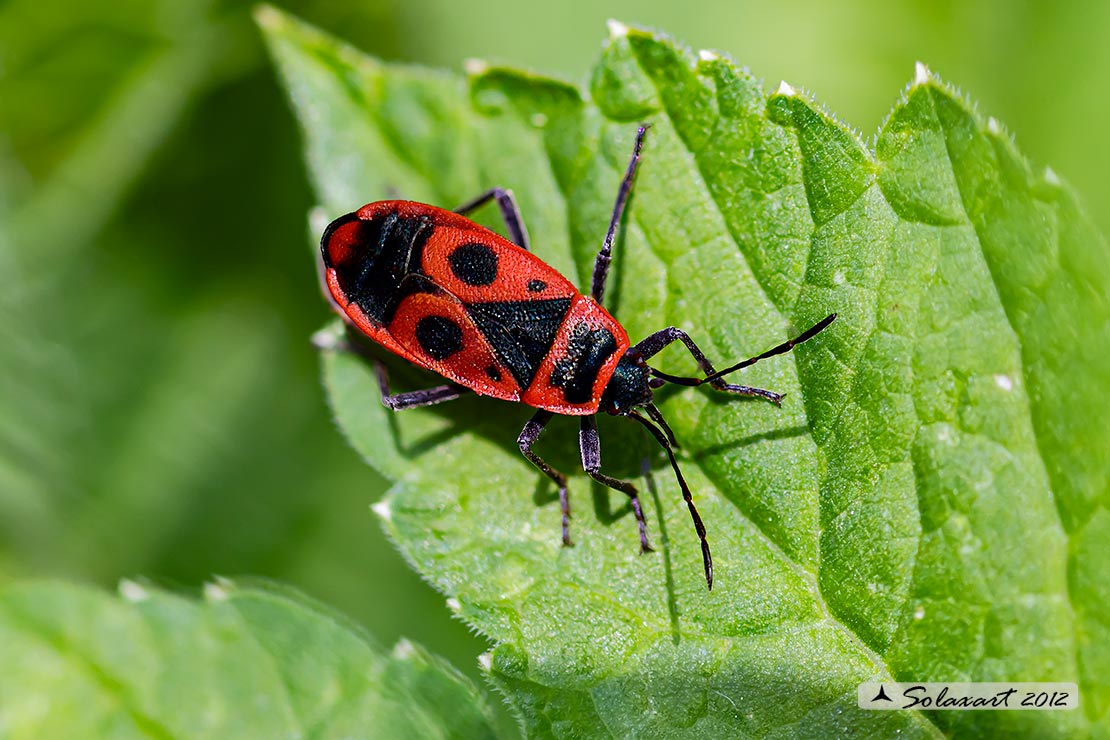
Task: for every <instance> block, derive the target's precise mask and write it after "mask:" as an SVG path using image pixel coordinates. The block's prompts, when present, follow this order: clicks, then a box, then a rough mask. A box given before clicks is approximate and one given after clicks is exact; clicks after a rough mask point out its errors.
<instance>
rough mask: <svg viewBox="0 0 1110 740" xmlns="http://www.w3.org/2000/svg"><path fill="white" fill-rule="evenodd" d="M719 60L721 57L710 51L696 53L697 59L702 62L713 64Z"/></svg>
mask: <svg viewBox="0 0 1110 740" xmlns="http://www.w3.org/2000/svg"><path fill="white" fill-rule="evenodd" d="M720 58H721V55H720V54H718V53H717V52H715V51H712V50H711V49H701V50H699V51H698V59H700V60H702V61H703V62H715V61H717V60H718V59H720Z"/></svg>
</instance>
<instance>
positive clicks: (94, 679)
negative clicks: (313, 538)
mask: <svg viewBox="0 0 1110 740" xmlns="http://www.w3.org/2000/svg"><path fill="white" fill-rule="evenodd" d="M120 595H121V596H122V599H121V598H114V597H112V596H109V595H107V594H104V593H102V592H100V591H95V590H91V589H88V588H84V587H77V586H69V585H63V584H57V583H31V584H20V585H11V586H8V587H6V588H4V589H3V590H0V663H2V664H3V666H4V671H3V674H2V675H0V716H2V717H3V720H4V723H3V729H4V735H5V737H11V738H13V739H14V738H44V737H99V738H115V737H120V738H124V737H157V738H168V737H236V738H254V737H257V738H275V737H318V738H332V737H334V738H343V737H422V738H459V739H460V740H462V739H463V738H467V739H469V738H491V737H494V736H495V735H494V732H493V729H492V720H491V716H490V713H489V711H488V709H487V707H486V705H485V702H484V700H483V699H482V697H481V696H480V695H479V693H478V692H477V690H476V689H475V687H474V686H473V685H472V684H471V683H470V682H469V681H468V680H467V679H465V678H463V677H462V676H461V675H460V674H459V673H458V672H457V671H456V670H454V669H453V668H451V667H450V666H449V665H447V664H446V663H445V662H443V661H442V660H440V659H439V658H436V657H435V656H432V655H430V654H428V653H427V652H426V651H424V650H423V649H422V648H420V647H418V646H416V645H413V644H412V643H411V642H408V641H402V642H400V643H398V645H397V646H396V647H395V648H394V649H393V651H392V653H389V654H387V653H385V652H383V651H382V650H381V648H379V647H378V646H377V645H376V644H375V643H374V642H373V641H372V640H371V639H370V638H369V637H368V636H367V635H365V634H363V633H362V632H360V631H359V630H358V629H357V628H355V627H353V626H352V625H350V624H348V623H346V622H344V621H343V620H341V619H339V618H337V617H336V616H335V615H333V614H330V613H328V612H327V611H325V610H323V609H322V608H320V607H319V606H317V605H315V604H313V603H310V602H308V601H306V600H305V599H304V598H303V597H300V596H298V595H296V594H292V593H288V592H279V591H276V590H275V589H273V588H272V587H268V586H250V585H245V586H238V585H236V584H234V583H231V582H230V581H218V582H216V583H213V584H210V585H209V586H208V587H206V589H205V596H206V598H205V600H204V601H202V602H197V601H193V600H191V599H185V598H181V597H178V596H174V595H171V594H168V593H165V592H163V591H160V590H157V589H153V588H148V587H146V586H143V585H140V584H138V583H134V582H130V581H124V582H123V583H121V585H120Z"/></svg>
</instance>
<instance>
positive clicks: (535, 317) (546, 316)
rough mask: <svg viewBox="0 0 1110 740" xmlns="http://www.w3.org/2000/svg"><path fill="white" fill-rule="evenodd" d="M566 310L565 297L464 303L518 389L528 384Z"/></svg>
mask: <svg viewBox="0 0 1110 740" xmlns="http://www.w3.org/2000/svg"><path fill="white" fill-rule="evenodd" d="M569 310H570V299H569V298H548V299H544V300H531V301H495V302H491V303H469V304H467V306H466V311H467V313H468V314H470V318H472V319H473V320H474V324H475V325H476V326H477V327H478V331H480V332H482V335H483V336H484V337H485V338H486V341H488V342H489V344H490V346H491V347H492V348H493V351H494V354H496V355H497V359H498V360H500V361H501V364H502V365H504V366H505V367H507V368H508V369H509V372H510V373H512V375H513V378H515V379H516V382H517V385H519V386H520V387H521V388H528V386H530V385H531V384H532V380H533V379H534V378H535V377H536V371H537V370H539V367H540V363H542V362H543V358H545V357H547V353H548V352H550V351H551V344H552V342H554V341H555V333H556V332H557V331H559V326H560V324H562V323H563V319H564V318H566V315H567V312H568V311H569Z"/></svg>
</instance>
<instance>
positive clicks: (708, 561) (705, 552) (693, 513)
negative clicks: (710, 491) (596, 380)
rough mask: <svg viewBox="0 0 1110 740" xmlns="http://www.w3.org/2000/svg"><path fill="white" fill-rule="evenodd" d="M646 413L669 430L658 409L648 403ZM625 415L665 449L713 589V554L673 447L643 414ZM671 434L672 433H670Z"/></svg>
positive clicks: (634, 412) (706, 579) (707, 583)
mask: <svg viewBox="0 0 1110 740" xmlns="http://www.w3.org/2000/svg"><path fill="white" fill-rule="evenodd" d="M647 408H648V413H649V414H651V416H652V418H653V419H658V420H660V421H661V423H662V425H663V426H664V427H666V429H667V432H670V427H667V426H666V422H663V421H662V418H663V416H662V414H660V413H659V409H657V408H655V407H654V406H653V405H651V404H648V405H647ZM626 416H630V417H632V418H633V419H635V420H636V421H638V422H640V423H641V424H643V425H644V426H645V427H647V428H648V431H650V432H651V436H653V437H655V441H657V442H658V443H659V445H660V446H661V447H662V448H663V449H664V450H666V451H667V457H668V458H670V461H671V469H672V470H674V474H675V477H676V478H677V479H678V486H679V488H681V489H682V500H683V501H685V502H686V508H688V509H689V510H690V518H691V519H693V520H694V529H695V530H697V533H698V539H699V540H701V560H702V563H703V564H704V566H705V583H706V585H707V586H709V590H710V591H712V590H713V555H711V554H710V552H709V541H708V540H706V539H705V525H704V524H702V521H701V515H700V514H698V508H697V507H696V506H694V497H693V495H692V494H691V493H690V486H688V485H687V484H686V479H685V478H684V477H682V471H681V470H680V469H679V467H678V460H677V459H676V458H675V456H674V447H672V446H671V443H670V442H669V441H667V437H668V434H666V433H664V432H663V431H661V430H660V429H659V428H658V427H656V426H655V425H654V424H652V423H651V422H650V421H648V420H647V419H646V418H644V417H643V416H640V415H639V414H638V413H636V411H635V410H630V411H628V412H627V414H626ZM670 436H673V435H670Z"/></svg>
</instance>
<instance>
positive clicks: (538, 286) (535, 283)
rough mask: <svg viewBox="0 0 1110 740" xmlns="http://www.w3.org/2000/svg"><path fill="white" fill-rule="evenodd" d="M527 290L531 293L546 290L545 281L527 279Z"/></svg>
mask: <svg viewBox="0 0 1110 740" xmlns="http://www.w3.org/2000/svg"><path fill="white" fill-rule="evenodd" d="M528 290H529V291H531V292H532V293H542V292H543V291H545V290H547V283H545V282H544V281H542V280H529V281H528Z"/></svg>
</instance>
